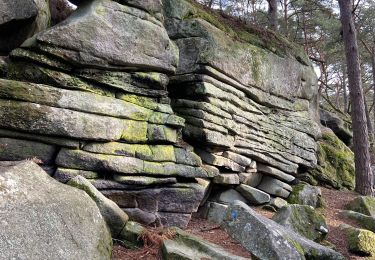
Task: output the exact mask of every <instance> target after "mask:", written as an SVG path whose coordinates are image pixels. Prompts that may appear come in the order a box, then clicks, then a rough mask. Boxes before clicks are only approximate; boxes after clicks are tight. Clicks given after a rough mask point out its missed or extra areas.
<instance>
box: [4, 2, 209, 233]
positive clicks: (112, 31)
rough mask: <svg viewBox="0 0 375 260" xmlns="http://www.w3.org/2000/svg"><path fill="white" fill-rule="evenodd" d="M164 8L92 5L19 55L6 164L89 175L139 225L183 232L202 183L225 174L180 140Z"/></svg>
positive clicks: (7, 109)
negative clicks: (170, 91)
mask: <svg viewBox="0 0 375 260" xmlns="http://www.w3.org/2000/svg"><path fill="white" fill-rule="evenodd" d="M132 2H139V3H141V4H142V3H143V1H132ZM148 2H149V3H151V2H152V1H148ZM154 2H155V5H151V4H150V5H146V6H143V7H140V6H137V5H136V4H129V5H127V4H120V3H117V2H114V1H109V0H95V1H87V2H85V3H84V4H83V5H82V6H80V7H79V8H78V9H77V10H76V11H75V13H73V14H72V15H71V16H70V17H69V18H68V19H67V20H65V21H63V22H62V23H60V24H58V25H56V26H54V27H51V28H50V29H48V30H46V31H44V32H43V33H40V34H38V35H37V36H36V37H34V38H32V39H29V40H28V41H27V42H26V43H24V44H23V46H22V48H20V49H16V50H14V51H13V52H12V53H11V63H10V65H9V68H8V78H10V79H12V80H5V79H1V80H0V136H1V138H0V144H1V146H0V160H19V159H25V158H32V159H33V160H34V161H36V162H38V163H39V164H40V165H41V166H43V167H44V168H46V169H48V170H49V172H50V174H51V175H53V176H54V177H55V178H56V179H58V180H60V181H62V182H67V181H69V180H70V179H71V178H73V177H75V176H77V175H82V176H83V177H86V178H88V179H90V181H91V183H92V184H93V185H94V186H95V187H96V188H97V189H98V190H100V191H101V192H102V193H103V194H104V195H105V196H107V197H108V198H110V199H112V200H113V201H115V202H116V203H117V204H118V205H119V206H120V207H121V208H122V209H123V210H124V211H125V212H127V213H128V215H129V216H130V219H135V220H137V221H141V222H143V223H146V224H150V225H166V226H169V225H177V226H181V227H183V226H185V225H186V224H187V222H188V221H189V219H190V216H191V213H192V212H194V211H196V210H197V208H198V206H199V204H200V202H201V200H202V199H203V197H204V195H205V192H206V189H207V185H201V184H200V183H199V182H198V181H197V180H196V178H208V177H209V176H211V177H212V174H215V172H213V171H212V170H210V168H207V169H206V168H205V167H204V166H203V164H202V161H201V159H200V158H199V157H198V156H197V155H196V154H195V153H194V152H192V148H191V147H190V146H188V145H187V144H185V143H184V142H183V141H182V140H181V138H180V131H181V128H182V127H183V126H184V119H183V118H181V117H179V116H176V115H175V114H174V113H173V111H172V108H171V106H170V104H169V102H170V101H169V98H168V96H167V90H166V87H167V84H168V75H170V74H172V73H173V72H174V71H175V69H176V66H177V60H178V56H177V53H178V52H177V48H176V46H175V44H174V43H173V42H172V41H171V40H170V39H169V37H168V34H167V32H166V30H165V29H164V26H163V24H162V23H161V20H162V17H161V5H158V4H157V3H158V2H159V1H154ZM148 8H151V9H152V12H151V9H150V10H149V9H148ZM155 8H156V9H157V10H154V9H155ZM124 24H127V26H124Z"/></svg>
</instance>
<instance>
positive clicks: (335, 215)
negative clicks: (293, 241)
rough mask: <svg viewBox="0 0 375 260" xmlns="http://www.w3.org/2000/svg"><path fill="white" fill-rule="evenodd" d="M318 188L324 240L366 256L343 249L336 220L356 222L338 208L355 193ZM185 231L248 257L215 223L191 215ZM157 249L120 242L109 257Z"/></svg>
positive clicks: (152, 253)
mask: <svg viewBox="0 0 375 260" xmlns="http://www.w3.org/2000/svg"><path fill="white" fill-rule="evenodd" d="M321 189H322V196H323V199H324V200H325V203H326V205H325V207H324V208H323V209H319V211H320V212H321V213H322V214H323V215H324V216H325V217H326V221H327V225H328V228H329V233H328V236H327V238H326V240H327V241H328V242H329V243H331V244H333V245H334V247H335V250H336V251H338V252H340V253H341V254H343V255H344V256H345V257H346V258H347V259H350V260H362V259H369V258H365V257H359V256H355V255H353V254H351V253H350V252H348V250H347V244H346V240H345V236H344V234H343V232H342V231H341V230H340V229H339V226H340V224H343V223H346V224H349V225H352V226H357V225H356V224H355V223H354V222H353V221H351V220H349V219H347V218H346V217H344V216H343V215H342V214H341V212H342V210H344V209H345V205H346V204H348V202H349V201H351V200H353V199H354V198H355V197H356V196H358V194H356V193H355V192H352V191H337V190H330V189H326V188H321ZM255 210H256V211H257V212H258V213H259V214H262V215H263V216H265V217H268V218H271V217H272V215H273V213H271V212H269V211H265V210H262V209H259V208H255ZM186 231H187V232H189V233H191V234H194V235H197V236H200V237H202V238H204V239H206V240H207V241H209V242H212V243H215V244H218V245H220V246H222V247H223V248H224V249H226V250H227V251H228V252H231V253H233V254H235V255H239V256H243V257H248V258H250V254H249V253H248V252H247V251H246V250H245V249H244V248H243V247H242V246H241V245H240V244H239V243H238V242H236V241H235V240H233V239H232V238H231V237H230V236H229V235H228V234H227V233H226V232H225V231H223V230H221V229H220V227H219V226H218V225H216V224H213V223H210V222H208V221H207V220H204V219H192V220H191V222H190V223H189V225H188V227H187V228H186ZM158 251H159V250H158V249H157V248H156V247H151V248H144V249H140V250H128V249H126V248H124V247H121V246H118V245H117V246H115V247H114V250H113V259H115V260H123V259H126V260H128V259H134V260H136V259H137V260H138V259H146V260H154V259H160V256H159V253H158Z"/></svg>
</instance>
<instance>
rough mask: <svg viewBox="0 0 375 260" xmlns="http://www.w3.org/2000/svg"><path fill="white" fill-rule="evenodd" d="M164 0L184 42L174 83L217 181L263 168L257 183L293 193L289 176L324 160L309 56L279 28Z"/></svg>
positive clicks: (173, 31)
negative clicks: (236, 22)
mask: <svg viewBox="0 0 375 260" xmlns="http://www.w3.org/2000/svg"><path fill="white" fill-rule="evenodd" d="M164 7H165V11H166V22H165V24H166V28H167V31H168V34H169V36H170V38H171V39H173V40H174V42H175V43H176V44H177V46H178V47H179V50H180V61H179V64H178V67H177V71H176V73H177V75H176V76H173V77H171V82H170V84H169V85H168V90H169V91H170V95H171V97H172V106H173V109H174V111H176V113H177V114H178V115H180V116H182V117H183V118H185V120H186V124H185V127H184V128H183V136H184V138H185V139H186V140H188V141H189V142H191V143H192V144H194V147H195V151H196V152H197V154H198V155H200V157H201V158H202V160H203V162H205V163H207V164H210V165H213V166H216V167H218V168H219V169H220V173H221V175H222V177H221V176H220V177H216V179H217V181H216V183H218V184H224V185H227V184H239V183H240V181H239V178H237V179H236V178H234V174H235V175H239V174H248V175H249V176H251V175H253V174H258V175H259V174H260V175H261V176H264V177H263V179H262V178H260V180H259V182H256V183H254V184H253V185H252V186H256V187H258V188H259V189H260V190H262V191H264V192H267V193H269V194H272V195H274V196H280V197H284V198H286V197H288V195H289V193H290V191H291V187H290V186H289V183H291V182H292V181H293V180H294V179H295V176H297V175H298V174H299V173H302V172H305V171H306V170H307V169H311V168H314V167H315V166H316V162H317V159H316V155H315V151H316V142H315V140H316V138H317V137H318V136H319V135H320V130H319V128H318V125H317V123H315V121H314V120H315V117H316V96H317V89H316V76H315V74H314V72H313V69H312V67H311V65H310V63H309V61H308V59H307V58H306V57H305V56H304V55H303V54H302V52H301V51H299V49H298V48H296V47H295V46H293V45H292V44H290V43H288V42H286V41H285V40H283V39H281V38H280V37H279V36H276V35H275V34H273V33H271V32H263V34H265V35H263V36H262V33H259V32H257V31H256V30H254V29H253V30H252V29H250V28H247V27H243V26H242V27H241V26H239V27H238V28H236V29H235V30H234V29H232V28H231V27H230V25H228V24H229V23H225V22H223V21H221V20H220V17H218V16H216V15H215V14H212V13H208V12H206V11H204V10H203V9H202V8H200V7H199V6H197V5H196V4H194V3H193V1H187V0H182V1H177V0H165V1H164ZM276 45H277V47H276ZM256 168H257V169H256ZM249 176H248V177H249ZM242 179H243V181H242V183H244V184H248V183H246V181H245V180H246V179H247V178H242ZM248 185H249V184H248Z"/></svg>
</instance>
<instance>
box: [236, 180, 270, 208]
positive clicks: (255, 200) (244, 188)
mask: <svg viewBox="0 0 375 260" xmlns="http://www.w3.org/2000/svg"><path fill="white" fill-rule="evenodd" d="M236 191H238V192H239V193H241V195H242V196H243V197H244V198H246V199H247V201H248V203H250V204H252V205H260V204H264V203H267V202H269V201H270V200H271V196H270V195H269V194H267V193H265V192H263V191H261V190H258V189H256V188H253V187H251V186H248V185H245V184H241V185H239V186H237V188H236Z"/></svg>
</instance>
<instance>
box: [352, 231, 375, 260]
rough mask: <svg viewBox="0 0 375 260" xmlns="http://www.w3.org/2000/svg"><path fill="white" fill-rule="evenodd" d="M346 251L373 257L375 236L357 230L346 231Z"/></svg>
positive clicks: (374, 253)
mask: <svg viewBox="0 0 375 260" xmlns="http://www.w3.org/2000/svg"><path fill="white" fill-rule="evenodd" d="M346 235H347V241H348V249H349V251H351V252H354V253H360V254H365V255H369V256H375V234H374V233H373V232H371V231H368V230H364V229H357V228H347V229H346Z"/></svg>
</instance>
